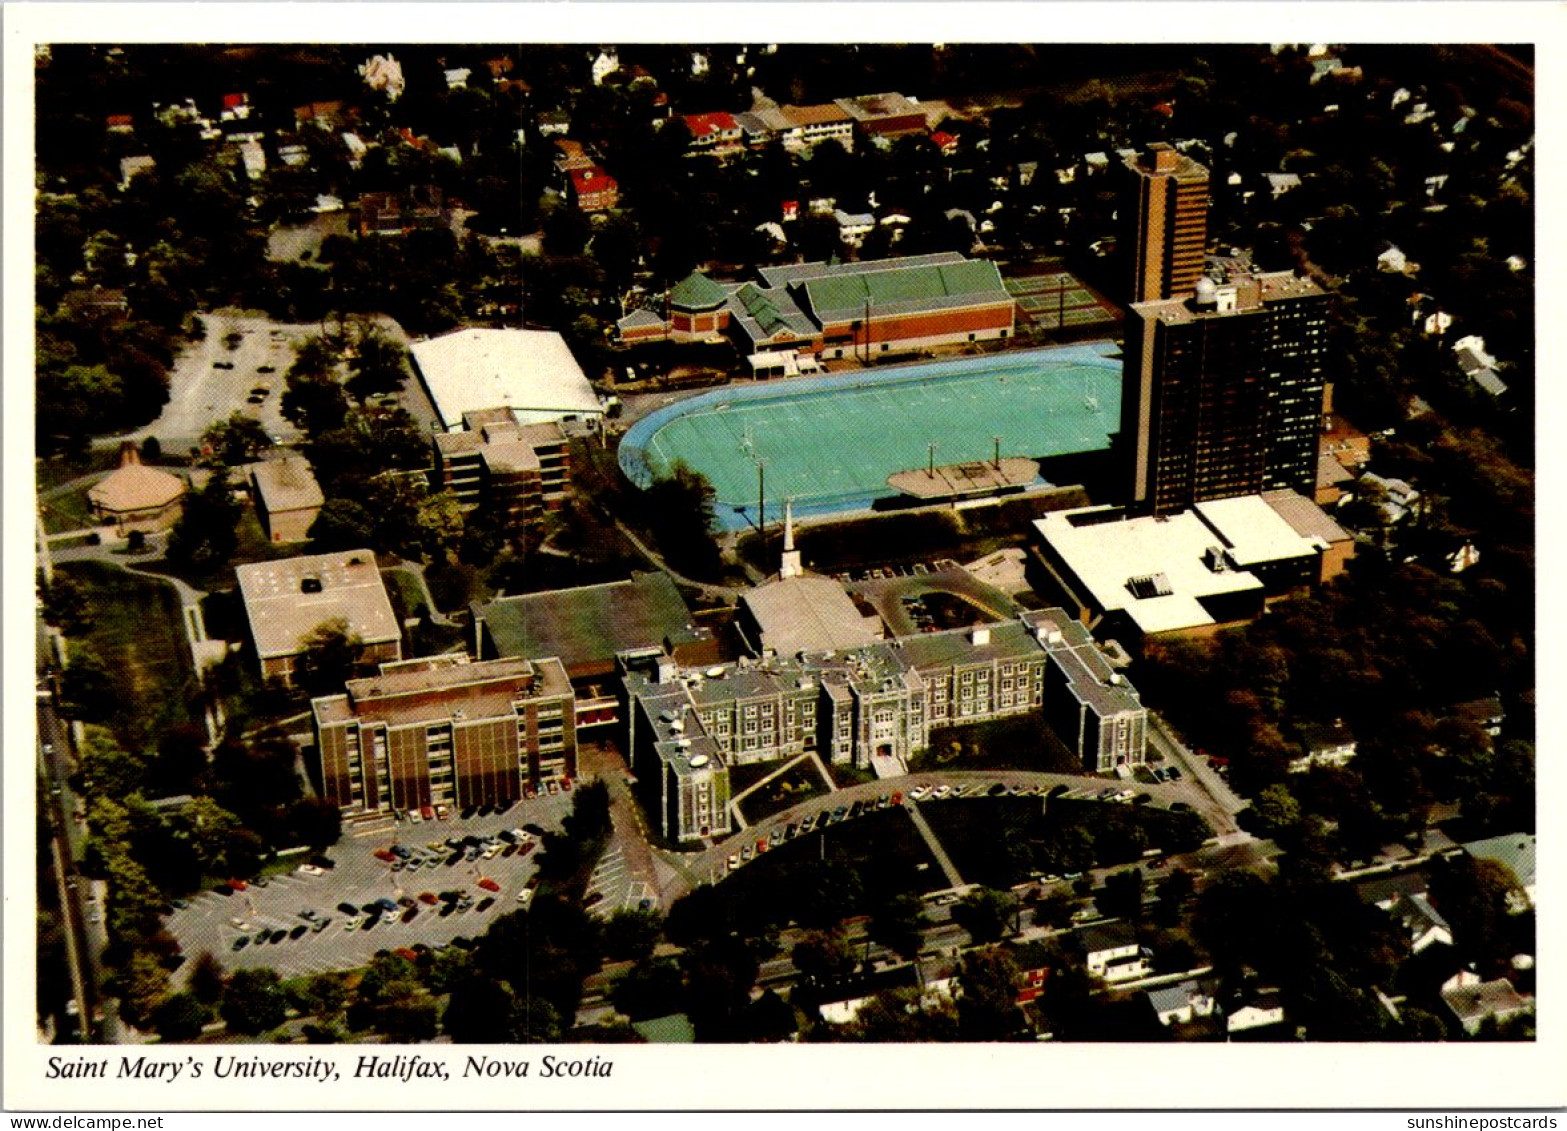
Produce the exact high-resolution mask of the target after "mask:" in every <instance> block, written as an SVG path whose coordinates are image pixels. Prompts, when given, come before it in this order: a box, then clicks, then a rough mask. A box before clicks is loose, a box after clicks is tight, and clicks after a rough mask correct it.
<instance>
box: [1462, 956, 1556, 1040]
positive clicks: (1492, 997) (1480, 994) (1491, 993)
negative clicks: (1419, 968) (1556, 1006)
mask: <svg viewBox="0 0 1567 1131" xmlns="http://www.w3.org/2000/svg"><path fill="white" fill-rule="evenodd" d="M1442 1004H1444V1005H1446V1006H1447V1008H1448V1010H1449V1012H1451V1013H1452V1015H1453V1017H1454V1018H1455V1019H1456V1020H1457V1021H1458V1023H1459V1024H1460V1025H1462V1026H1463V1028H1464V1032H1466V1033H1468V1034H1469V1035H1470V1036H1473V1035H1474V1034H1475V1033H1478V1032H1479V1031H1480V1026H1481V1025H1482V1024H1483V1023H1484V1022H1485V1021H1486V1020H1487V1019H1494V1020H1496V1021H1498V1022H1500V1021H1506V1020H1508V1019H1509V1018H1512V1017H1519V1016H1522V1015H1524V1014H1528V1013H1533V1012H1534V999H1533V998H1530V997H1524V996H1523V995H1522V994H1520V993H1519V992H1518V991H1517V990H1516V989H1514V988H1513V984H1512V983H1511V982H1509V981H1508V980H1507V979H1506V978H1496V979H1493V980H1492V981H1489V982H1486V981H1482V980H1481V979H1480V976H1479V975H1478V974H1476V973H1474V972H1473V971H1472V970H1460V971H1459V972H1458V973H1457V974H1455V975H1453V977H1451V978H1449V979H1448V980H1447V981H1446V982H1444V983H1443V984H1442Z"/></svg>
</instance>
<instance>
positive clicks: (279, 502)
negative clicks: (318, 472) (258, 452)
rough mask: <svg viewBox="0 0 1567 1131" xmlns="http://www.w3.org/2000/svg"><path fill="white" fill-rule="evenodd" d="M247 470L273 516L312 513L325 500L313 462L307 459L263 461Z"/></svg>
mask: <svg viewBox="0 0 1567 1131" xmlns="http://www.w3.org/2000/svg"><path fill="white" fill-rule="evenodd" d="M247 470H249V472H250V481H251V483H252V485H253V488H254V490H255V492H256V494H257V495H259V496H260V498H261V502H262V505H263V506H265V507H266V509H267V511H268V512H269V513H271V514H279V513H281V512H283V511H296V510H310V509H312V508H314V507H319V506H321V504H322V503H323V502H324V501H325V496H324V495H322V494H321V485H320V484H319V483H317V482H316V477H315V473H314V472H313V471H312V470H311V469H310V461H309V460H307V459H306V458H305V457H304V456H285V457H284V458H282V459H268V460H262V461H261V462H260V463H253V464H251V465H250V467H249V468H248V469H247Z"/></svg>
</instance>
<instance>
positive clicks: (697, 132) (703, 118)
mask: <svg viewBox="0 0 1567 1131" xmlns="http://www.w3.org/2000/svg"><path fill="white" fill-rule="evenodd" d="M686 128H687V129H688V130H690V131H691V136H692V137H693V138H704V137H709V136H711V135H713V134H720V133H728V132H730V131H732V130H737V129H739V128H740V126H739V123H737V122H736V121H735V119H734V115H733V114H730V113H728V112H727V111H725V110H714V111H711V112H709V113H706V114H687V115H686Z"/></svg>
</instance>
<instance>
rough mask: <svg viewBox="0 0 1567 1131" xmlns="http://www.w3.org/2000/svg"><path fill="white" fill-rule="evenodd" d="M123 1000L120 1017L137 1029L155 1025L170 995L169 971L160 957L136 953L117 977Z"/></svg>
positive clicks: (142, 951) (139, 951)
mask: <svg viewBox="0 0 1567 1131" xmlns="http://www.w3.org/2000/svg"><path fill="white" fill-rule="evenodd" d="M115 982H116V985H117V987H118V996H119V999H120V1017H121V1018H122V1019H123V1020H124V1021H125V1022H126V1023H127V1024H130V1025H134V1026H136V1028H138V1029H146V1028H148V1027H150V1026H151V1025H152V1021H153V1017H154V1015H155V1013H156V1011H157V1009H158V1007H159V1006H160V1005H162V1004H163V1002H164V1001H165V999H167V998H168V996H169V972H168V971H167V970H165V969H164V967H163V963H161V962H160V961H158V956H157V955H156V954H153V953H152V952H151V951H147V950H135V951H133V952H132V953H131V955H130V958H129V959H128V960H127V961H126V963H125V965H124V966H123V967H121V968H120V971H119V973H118V974H116V975H115Z"/></svg>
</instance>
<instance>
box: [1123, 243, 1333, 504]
mask: <svg viewBox="0 0 1567 1131" xmlns="http://www.w3.org/2000/svg"><path fill="white" fill-rule="evenodd" d="M1209 271H1210V273H1209V274H1206V275H1203V276H1201V277H1199V278H1198V279H1197V280H1196V282H1195V283H1194V285H1193V287H1192V291H1191V293H1190V294H1188V295H1180V296H1177V297H1174V298H1166V299H1160V300H1157V301H1149V302H1139V303H1134V304H1133V305H1132V308H1131V313H1130V315H1129V317H1128V318H1127V324H1126V368H1127V372H1126V378H1125V379H1124V380H1123V382H1122V406H1121V425H1122V435H1123V437H1124V438H1125V440H1126V442H1127V445H1128V454H1129V456H1130V458H1131V463H1132V468H1131V478H1132V487H1131V495H1130V501H1131V505H1132V507H1133V508H1134V509H1137V510H1151V511H1153V512H1154V513H1167V512H1171V511H1179V510H1183V509H1185V508H1187V507H1189V506H1191V505H1192V504H1193V503H1199V502H1203V501H1205V500H1208V499H1226V498H1232V497H1234V496H1237V495H1255V494H1260V493H1261V492H1263V491H1271V490H1276V489H1281V488H1290V489H1292V490H1295V491H1298V492H1300V493H1301V494H1302V495H1305V496H1306V497H1308V498H1309V497H1311V495H1312V494H1313V492H1314V490H1315V487H1316V476H1317V437H1318V433H1319V431H1320V429H1321V422H1322V388H1323V380H1324V368H1325V359H1326V342H1327V296H1326V294H1325V293H1324V292H1323V291H1322V289H1321V288H1320V287H1318V286H1317V285H1316V284H1315V283H1314V282H1312V281H1311V280H1309V279H1304V278H1297V277H1296V276H1295V275H1294V274H1293V273H1292V272H1289V271H1268V272H1263V271H1257V270H1255V269H1254V268H1252V266H1251V265H1250V264H1249V263H1247V262H1245V261H1244V260H1240V259H1226V260H1214V261H1213V262H1212V263H1211V265H1210V268H1209Z"/></svg>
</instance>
